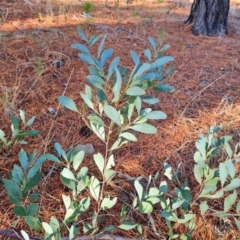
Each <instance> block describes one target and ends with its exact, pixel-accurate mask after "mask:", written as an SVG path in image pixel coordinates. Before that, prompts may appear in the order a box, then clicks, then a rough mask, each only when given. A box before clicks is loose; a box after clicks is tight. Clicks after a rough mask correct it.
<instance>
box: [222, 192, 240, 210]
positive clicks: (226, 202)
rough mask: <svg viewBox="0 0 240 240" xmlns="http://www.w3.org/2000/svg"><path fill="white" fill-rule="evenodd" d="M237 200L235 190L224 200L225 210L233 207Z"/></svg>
mask: <svg viewBox="0 0 240 240" xmlns="http://www.w3.org/2000/svg"><path fill="white" fill-rule="evenodd" d="M236 200H237V192H236V191H235V190H234V191H233V193H232V194H229V195H228V196H227V197H226V198H225V200H224V212H225V213H226V212H228V210H229V209H230V208H231V207H232V205H233V204H234V203H235V201H236Z"/></svg>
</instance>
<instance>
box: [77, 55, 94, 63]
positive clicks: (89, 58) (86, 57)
mask: <svg viewBox="0 0 240 240" xmlns="http://www.w3.org/2000/svg"><path fill="white" fill-rule="evenodd" d="M78 56H79V57H80V58H81V59H82V60H83V61H84V62H86V63H88V64H90V65H95V61H94V59H93V58H92V57H91V56H90V55H88V54H86V53H80V54H78Z"/></svg>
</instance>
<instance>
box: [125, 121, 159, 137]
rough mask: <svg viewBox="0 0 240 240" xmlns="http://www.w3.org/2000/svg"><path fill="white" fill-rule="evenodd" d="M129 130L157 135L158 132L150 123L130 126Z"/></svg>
mask: <svg viewBox="0 0 240 240" xmlns="http://www.w3.org/2000/svg"><path fill="white" fill-rule="evenodd" d="M128 128H130V129H132V130H135V131H137V132H141V133H146V134H155V133H156V132H157V128H155V127H154V126H152V125H150V124H148V123H140V124H137V125H133V126H130V127H128Z"/></svg>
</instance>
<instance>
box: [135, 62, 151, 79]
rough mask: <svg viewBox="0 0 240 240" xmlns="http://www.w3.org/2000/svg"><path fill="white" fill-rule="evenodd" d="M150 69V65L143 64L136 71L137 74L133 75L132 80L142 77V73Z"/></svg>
mask: <svg viewBox="0 0 240 240" xmlns="http://www.w3.org/2000/svg"><path fill="white" fill-rule="evenodd" d="M150 67H151V64H149V63H144V64H143V65H142V66H141V67H140V68H139V69H138V70H137V72H136V73H135V74H134V78H137V77H139V76H140V75H142V74H143V73H144V72H146V71H147V70H149V69H150Z"/></svg>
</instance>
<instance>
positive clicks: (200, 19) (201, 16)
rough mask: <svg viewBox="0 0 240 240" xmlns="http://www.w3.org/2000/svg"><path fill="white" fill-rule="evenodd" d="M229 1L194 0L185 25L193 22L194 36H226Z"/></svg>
mask: <svg viewBox="0 0 240 240" xmlns="http://www.w3.org/2000/svg"><path fill="white" fill-rule="evenodd" d="M229 2H230V0H194V2H193V4H192V7H191V12H190V15H189V17H188V19H187V21H186V22H185V23H192V22H193V21H194V24H193V27H192V32H193V34H194V35H207V36H213V35H217V36H223V35H225V34H227V19H228V12H229Z"/></svg>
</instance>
